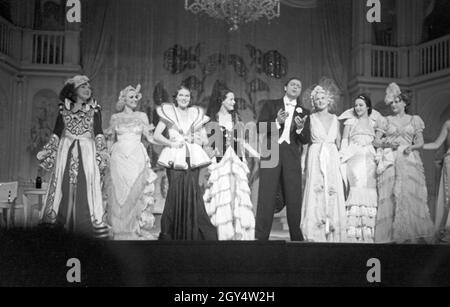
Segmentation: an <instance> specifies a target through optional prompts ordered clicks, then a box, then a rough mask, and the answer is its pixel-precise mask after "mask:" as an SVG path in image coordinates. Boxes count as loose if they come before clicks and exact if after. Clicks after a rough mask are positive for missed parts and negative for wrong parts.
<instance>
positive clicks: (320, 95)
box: [301, 85, 346, 242]
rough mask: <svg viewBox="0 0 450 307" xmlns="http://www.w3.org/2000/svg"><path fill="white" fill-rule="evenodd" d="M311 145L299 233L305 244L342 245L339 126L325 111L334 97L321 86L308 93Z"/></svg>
mask: <svg viewBox="0 0 450 307" xmlns="http://www.w3.org/2000/svg"><path fill="white" fill-rule="evenodd" d="M311 100H312V104H313V113H312V115H311V118H310V120H311V145H310V146H309V151H308V158H307V167H306V186H305V196H304V198H303V205H302V223H301V230H302V233H303V235H304V237H305V240H306V241H310V242H345V241H346V212H345V199H344V187H343V183H342V176H341V173H340V170H339V168H340V161H339V154H338V145H340V143H341V134H340V125H339V120H338V118H337V116H336V115H333V114H331V113H330V112H329V109H330V107H331V106H332V104H334V103H335V98H334V95H333V94H332V93H331V92H330V90H328V89H326V88H325V87H322V86H320V85H319V86H316V87H315V88H314V90H313V91H312V93H311Z"/></svg>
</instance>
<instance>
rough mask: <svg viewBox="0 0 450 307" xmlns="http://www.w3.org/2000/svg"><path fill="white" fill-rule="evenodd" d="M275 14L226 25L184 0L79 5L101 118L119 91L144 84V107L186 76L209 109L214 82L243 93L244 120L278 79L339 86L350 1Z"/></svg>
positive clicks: (274, 93)
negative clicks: (195, 10) (189, 8)
mask: <svg viewBox="0 0 450 307" xmlns="http://www.w3.org/2000/svg"><path fill="white" fill-rule="evenodd" d="M296 2H297V3H298V4H300V5H299V7H300V8H299V7H293V6H287V5H282V6H281V18H278V19H275V20H273V21H271V22H270V24H269V23H267V21H266V20H261V21H258V22H255V23H250V24H247V25H244V26H242V27H240V29H239V30H238V31H236V32H229V31H228V27H227V26H226V25H225V23H224V22H223V21H220V20H215V19H212V18H210V17H207V16H198V15H194V14H192V13H190V12H186V11H185V10H184V1H180V0H152V1H147V0H113V1H111V0H90V1H85V2H84V14H83V24H82V46H81V49H82V63H83V69H84V73H86V74H87V75H89V76H90V77H91V78H92V79H93V82H92V83H93V86H94V90H95V92H96V96H97V98H98V99H99V101H100V103H101V104H102V105H103V109H104V120H105V122H104V123H105V124H107V122H108V120H109V117H110V115H111V114H112V113H113V112H114V105H115V102H116V100H117V96H118V93H119V91H120V90H121V89H122V88H124V87H126V86H127V85H129V84H133V85H135V84H137V83H141V84H142V87H143V101H142V108H143V109H145V108H147V107H151V108H152V107H153V106H154V104H155V103H160V102H162V101H167V100H168V99H171V98H172V95H173V93H174V90H175V88H176V87H177V86H178V85H179V84H180V83H182V82H185V83H187V84H189V85H190V86H191V87H193V88H194V89H195V91H194V94H195V101H196V103H198V104H202V105H204V106H206V104H207V97H208V96H209V95H210V94H211V90H212V87H213V85H214V83H215V82H216V81H219V82H223V83H226V84H227V85H228V86H229V87H230V88H231V89H232V90H233V91H235V93H236V94H237V97H239V98H241V99H242V100H240V103H239V108H240V112H241V115H242V116H243V118H245V119H247V120H250V119H252V118H254V117H255V116H256V114H255V113H256V112H257V111H258V108H259V105H260V104H259V103H258V102H260V101H261V100H264V99H268V98H276V97H280V96H281V95H282V91H283V82H284V81H285V80H286V78H287V77H289V76H299V77H300V78H301V79H302V81H303V84H304V88H306V87H309V86H311V85H312V84H314V83H315V82H317V81H318V80H319V79H320V78H321V77H322V76H328V77H331V78H333V79H335V80H336V82H337V84H338V85H339V86H340V87H341V88H342V90H343V91H344V92H345V89H346V87H347V76H348V71H349V56H350V48H351V12H352V10H351V1H350V0H341V1H335V0H319V1H317V7H316V8H301V7H302V5H301V4H302V2H304V3H305V5H304V7H309V6H311V5H310V4H311V3H314V1H311V0H291V1H288V4H290V5H292V4H293V3H296Z"/></svg>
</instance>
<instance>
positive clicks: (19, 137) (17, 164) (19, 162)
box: [9, 74, 28, 180]
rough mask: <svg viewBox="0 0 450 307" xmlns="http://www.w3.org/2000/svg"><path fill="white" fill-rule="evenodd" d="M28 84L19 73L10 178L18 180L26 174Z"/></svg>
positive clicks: (11, 138) (16, 88)
mask: <svg viewBox="0 0 450 307" xmlns="http://www.w3.org/2000/svg"><path fill="white" fill-rule="evenodd" d="M27 86H28V79H27V78H26V77H25V76H23V75H21V74H18V75H16V77H15V80H14V90H13V97H12V105H11V117H10V121H11V130H10V133H11V134H10V161H9V162H10V163H9V174H10V176H9V177H10V178H13V179H14V180H18V179H19V178H20V177H21V176H23V175H24V173H23V172H24V171H26V170H23V169H22V166H23V165H24V163H23V159H24V157H25V152H26V148H25V147H26V146H25V143H26V142H27V140H28V139H27V138H26V137H27V134H26V133H25V131H24V125H23V123H24V122H23V118H24V114H25V112H26V103H25V99H26V96H25V95H26V92H27Z"/></svg>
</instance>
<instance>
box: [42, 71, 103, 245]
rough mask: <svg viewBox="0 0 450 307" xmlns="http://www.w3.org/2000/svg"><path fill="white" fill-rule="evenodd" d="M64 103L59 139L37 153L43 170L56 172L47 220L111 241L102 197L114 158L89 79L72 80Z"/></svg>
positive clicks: (63, 93) (54, 136)
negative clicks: (103, 178)
mask: <svg viewBox="0 0 450 307" xmlns="http://www.w3.org/2000/svg"><path fill="white" fill-rule="evenodd" d="M59 98H60V100H61V103H60V104H59V113H58V117H57V119H56V125H55V128H54V130H53V134H52V136H51V138H50V141H49V142H48V144H46V145H45V146H44V148H43V150H42V151H40V152H39V153H38V154H37V158H38V160H39V161H40V165H41V166H42V167H43V168H44V169H46V170H48V171H52V175H51V179H50V183H49V187H48V191H47V197H46V204H45V209H44V213H43V219H42V220H43V222H44V223H50V224H53V225H59V226H63V227H64V228H65V229H67V230H69V231H73V232H76V233H82V234H86V235H94V236H95V237H102V238H103V237H108V236H109V229H108V227H107V225H106V223H105V220H106V215H105V211H104V209H103V201H102V192H101V174H103V172H104V170H105V168H106V167H107V161H108V154H107V149H106V141H105V136H104V135H103V131H102V118H101V108H100V105H99V104H98V103H97V101H96V100H94V99H93V97H92V89H91V85H90V84H89V79H88V78H87V77H86V76H80V75H77V76H75V77H73V78H71V79H69V80H67V81H66V83H65V85H64V87H63V89H62V91H61V93H60V95H59Z"/></svg>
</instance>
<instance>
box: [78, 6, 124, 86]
mask: <svg viewBox="0 0 450 307" xmlns="http://www.w3.org/2000/svg"><path fill="white" fill-rule="evenodd" d="M116 4H117V2H116V1H108V0H95V1H85V2H83V6H82V7H83V11H82V16H83V24H82V29H81V63H82V64H81V65H82V68H83V73H84V74H86V75H89V77H90V78H91V79H95V78H96V76H97V74H98V72H99V70H100V68H101V67H102V65H103V63H104V61H105V60H106V58H107V54H106V53H107V50H108V48H111V45H110V44H111V41H112V38H113V34H114V31H113V30H114V23H115V21H114V19H115V13H116V10H115V8H116Z"/></svg>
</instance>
